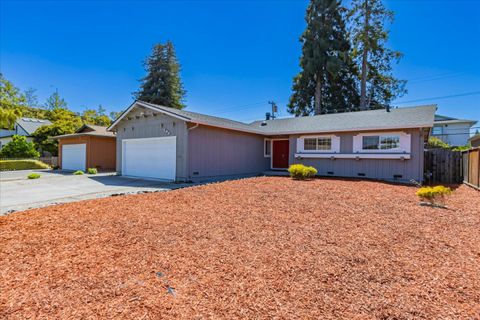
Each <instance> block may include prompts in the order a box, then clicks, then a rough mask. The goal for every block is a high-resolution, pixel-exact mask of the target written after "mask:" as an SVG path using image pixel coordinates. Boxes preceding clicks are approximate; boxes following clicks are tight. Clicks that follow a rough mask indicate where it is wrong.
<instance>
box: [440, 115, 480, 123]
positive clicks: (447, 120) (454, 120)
mask: <svg viewBox="0 0 480 320" xmlns="http://www.w3.org/2000/svg"><path fill="white" fill-rule="evenodd" d="M451 123H468V124H470V126H473V125H474V124H475V123H477V121H476V120H468V119H458V118H453V117H447V116H443V115H440V114H436V115H435V124H451Z"/></svg>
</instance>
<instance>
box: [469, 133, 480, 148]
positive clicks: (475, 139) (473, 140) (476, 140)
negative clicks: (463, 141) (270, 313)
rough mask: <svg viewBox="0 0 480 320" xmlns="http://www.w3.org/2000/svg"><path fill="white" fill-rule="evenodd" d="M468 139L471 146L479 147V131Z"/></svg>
mask: <svg viewBox="0 0 480 320" xmlns="http://www.w3.org/2000/svg"><path fill="white" fill-rule="evenodd" d="M469 141H470V144H471V145H472V147H480V133H477V134H476V135H474V136H473V137H471V138H470V140H469Z"/></svg>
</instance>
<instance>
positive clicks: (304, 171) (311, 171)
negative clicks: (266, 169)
mask: <svg viewBox="0 0 480 320" xmlns="http://www.w3.org/2000/svg"><path fill="white" fill-rule="evenodd" d="M288 172H289V173H290V177H292V178H293V179H298V180H304V179H309V178H312V177H314V176H315V175H316V174H317V169H315V168H314V167H308V166H304V165H303V164H292V165H291V166H290V167H289V168H288Z"/></svg>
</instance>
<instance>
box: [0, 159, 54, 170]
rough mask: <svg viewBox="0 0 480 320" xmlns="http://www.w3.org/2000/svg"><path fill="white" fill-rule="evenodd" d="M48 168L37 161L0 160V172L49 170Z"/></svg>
mask: <svg viewBox="0 0 480 320" xmlns="http://www.w3.org/2000/svg"><path fill="white" fill-rule="evenodd" d="M49 168H50V167H49V166H48V165H47V164H46V163H43V162H42V161H38V160H0V171H15V170H32V169H49Z"/></svg>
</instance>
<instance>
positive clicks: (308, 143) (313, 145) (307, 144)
mask: <svg viewBox="0 0 480 320" xmlns="http://www.w3.org/2000/svg"><path fill="white" fill-rule="evenodd" d="M303 149H305V150H317V139H315V138H307V139H304V140H303Z"/></svg>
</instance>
